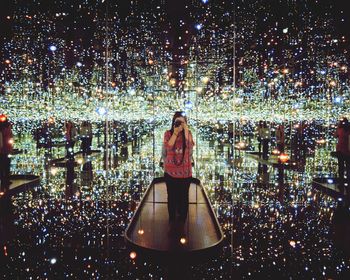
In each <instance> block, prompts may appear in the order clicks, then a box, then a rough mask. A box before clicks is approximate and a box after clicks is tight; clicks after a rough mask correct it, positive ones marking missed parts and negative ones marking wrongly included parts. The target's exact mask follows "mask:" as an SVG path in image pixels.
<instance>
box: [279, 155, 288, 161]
mask: <svg viewBox="0 0 350 280" xmlns="http://www.w3.org/2000/svg"><path fill="white" fill-rule="evenodd" d="M278 159H279V160H280V161H281V162H282V163H286V162H287V161H288V160H289V156H288V155H287V154H280V155H279V156H278Z"/></svg>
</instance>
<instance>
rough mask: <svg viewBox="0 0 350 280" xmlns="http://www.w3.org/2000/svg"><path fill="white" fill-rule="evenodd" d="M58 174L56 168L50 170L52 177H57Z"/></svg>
mask: <svg viewBox="0 0 350 280" xmlns="http://www.w3.org/2000/svg"><path fill="white" fill-rule="evenodd" d="M57 172H58V169H57V168H56V167H52V168H51V170H50V173H51V175H53V176H55V175H56V174H57Z"/></svg>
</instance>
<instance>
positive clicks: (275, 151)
mask: <svg viewBox="0 0 350 280" xmlns="http://www.w3.org/2000/svg"><path fill="white" fill-rule="evenodd" d="M280 153H281V152H280V151H279V150H278V149H273V150H272V154H273V155H279V154H280Z"/></svg>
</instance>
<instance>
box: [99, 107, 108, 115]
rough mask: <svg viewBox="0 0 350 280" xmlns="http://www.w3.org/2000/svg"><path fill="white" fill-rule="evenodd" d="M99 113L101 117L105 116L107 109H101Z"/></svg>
mask: <svg viewBox="0 0 350 280" xmlns="http://www.w3.org/2000/svg"><path fill="white" fill-rule="evenodd" d="M97 113H98V114H99V115H100V116H104V115H106V114H107V109H106V108H104V107H100V108H98V109H97Z"/></svg>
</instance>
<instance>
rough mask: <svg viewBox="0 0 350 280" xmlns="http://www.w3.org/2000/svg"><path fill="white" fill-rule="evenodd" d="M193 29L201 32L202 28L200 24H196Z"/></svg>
mask: <svg viewBox="0 0 350 280" xmlns="http://www.w3.org/2000/svg"><path fill="white" fill-rule="evenodd" d="M195 27H196V29H197V30H201V29H202V27H203V26H202V25H201V24H200V23H197V24H196V26H195Z"/></svg>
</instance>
